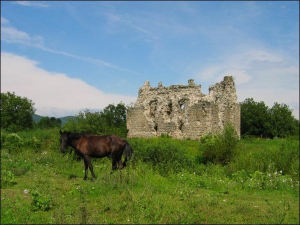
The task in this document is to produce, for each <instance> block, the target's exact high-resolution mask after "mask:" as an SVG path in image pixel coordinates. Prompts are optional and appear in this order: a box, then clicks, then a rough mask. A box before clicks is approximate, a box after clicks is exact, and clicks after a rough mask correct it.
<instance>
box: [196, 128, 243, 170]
mask: <svg viewBox="0 0 300 225" xmlns="http://www.w3.org/2000/svg"><path fill="white" fill-rule="evenodd" d="M238 141H239V138H238V135H237V134H236V132H235V130H234V128H233V126H232V125H231V124H227V125H226V126H225V127H224V131H223V132H222V133H221V134H215V135H212V134H209V135H205V136H203V137H202V138H201V140H200V143H201V144H200V147H199V148H200V151H199V153H198V155H197V156H196V161H197V162H198V163H199V162H202V163H205V164H206V163H208V162H212V163H214V164H221V165H226V164H228V163H229V162H230V161H231V160H232V158H233V155H234V151H235V150H236V147H237V144H238Z"/></svg>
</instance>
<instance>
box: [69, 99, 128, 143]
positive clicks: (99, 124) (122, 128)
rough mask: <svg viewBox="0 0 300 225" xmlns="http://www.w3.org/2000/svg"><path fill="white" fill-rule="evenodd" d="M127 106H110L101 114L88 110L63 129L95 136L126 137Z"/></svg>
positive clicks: (121, 104) (122, 104) (120, 104)
mask: <svg viewBox="0 0 300 225" xmlns="http://www.w3.org/2000/svg"><path fill="white" fill-rule="evenodd" d="M126 111H127V110H126V106H125V105H124V103H119V104H117V105H116V106H115V105H113V104H109V105H108V106H107V107H105V108H104V109H103V111H101V112H90V111H89V110H88V109H86V110H85V111H84V112H79V114H78V115H77V116H76V117H75V119H71V120H69V121H68V122H67V123H66V124H65V125H64V127H63V129H66V130H70V131H73V132H90V133H94V134H116V135H119V136H120V137H126V135H127V127H126Z"/></svg>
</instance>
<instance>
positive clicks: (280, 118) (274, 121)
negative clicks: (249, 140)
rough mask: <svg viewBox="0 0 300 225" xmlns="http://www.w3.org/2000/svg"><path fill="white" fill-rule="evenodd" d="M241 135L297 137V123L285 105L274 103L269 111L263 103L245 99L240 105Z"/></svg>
mask: <svg viewBox="0 0 300 225" xmlns="http://www.w3.org/2000/svg"><path fill="white" fill-rule="evenodd" d="M241 134H242V135H244V134H247V135H254V136H260V137H266V138H267V137H268V138H273V137H286V136H290V135H298V134H299V121H298V120H297V119H295V118H294V117H293V115H292V111H291V110H290V109H289V107H288V106H287V105H286V104H278V103H277V102H275V103H274V105H273V107H272V108H271V109H270V108H269V107H268V106H266V105H265V103H264V102H255V101H254V100H253V98H247V99H246V100H245V101H244V102H243V103H242V105H241Z"/></svg>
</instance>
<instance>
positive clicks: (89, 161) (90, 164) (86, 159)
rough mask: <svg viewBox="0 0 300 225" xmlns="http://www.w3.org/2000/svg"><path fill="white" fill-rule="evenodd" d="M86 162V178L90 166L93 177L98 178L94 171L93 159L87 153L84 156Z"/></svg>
mask: <svg viewBox="0 0 300 225" xmlns="http://www.w3.org/2000/svg"><path fill="white" fill-rule="evenodd" d="M84 162H85V180H86V178H87V170H88V167H89V168H90V171H91V174H92V177H93V178H94V179H96V176H95V173H94V170H93V165H92V161H91V158H90V157H89V156H87V155H85V156H84Z"/></svg>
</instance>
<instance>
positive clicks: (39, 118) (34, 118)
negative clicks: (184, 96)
mask: <svg viewBox="0 0 300 225" xmlns="http://www.w3.org/2000/svg"><path fill="white" fill-rule="evenodd" d="M42 118H43V116H40V115H37V114H33V115H32V119H33V121H34V122H36V123H38V122H40V120H41V119H42Z"/></svg>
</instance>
